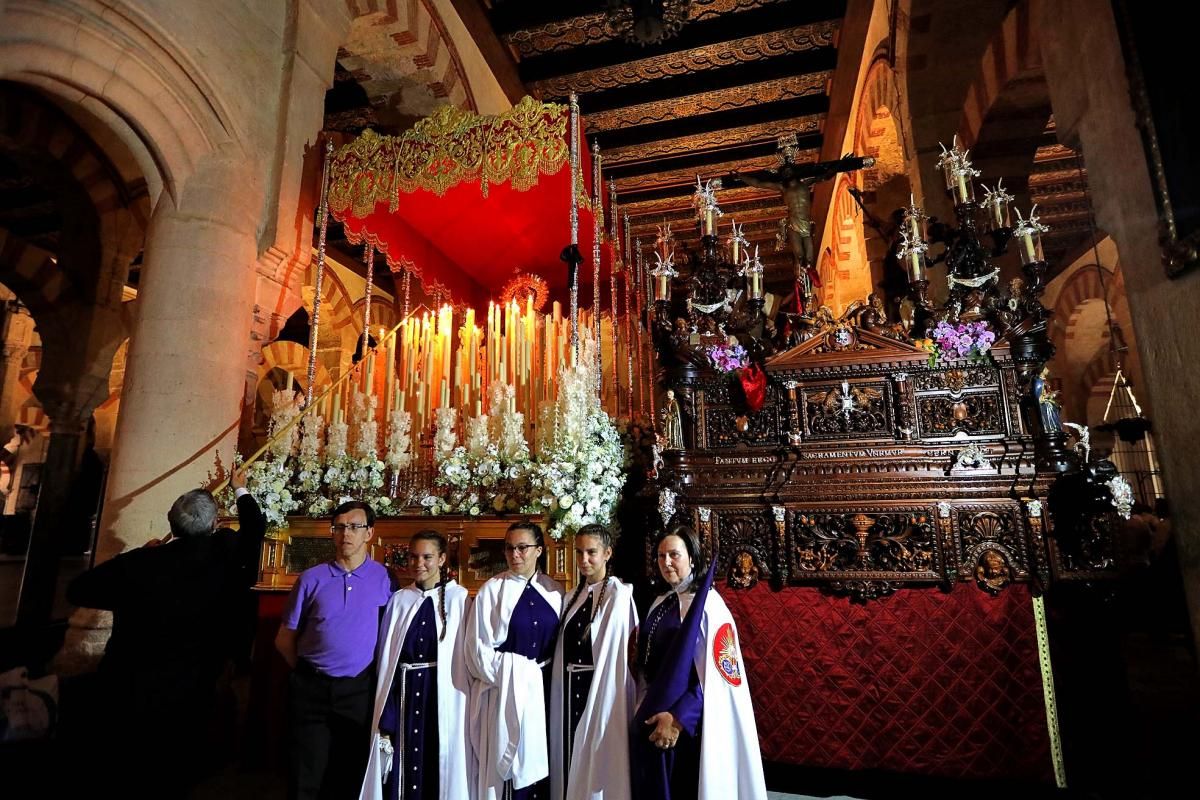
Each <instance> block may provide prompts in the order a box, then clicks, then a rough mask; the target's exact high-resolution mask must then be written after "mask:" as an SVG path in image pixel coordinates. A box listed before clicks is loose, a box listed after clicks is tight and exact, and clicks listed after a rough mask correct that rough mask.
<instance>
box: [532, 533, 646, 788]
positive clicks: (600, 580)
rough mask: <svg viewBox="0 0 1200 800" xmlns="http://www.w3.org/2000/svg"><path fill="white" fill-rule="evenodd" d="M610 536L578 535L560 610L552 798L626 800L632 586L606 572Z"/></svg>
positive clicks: (631, 682)
mask: <svg viewBox="0 0 1200 800" xmlns="http://www.w3.org/2000/svg"><path fill="white" fill-rule="evenodd" d="M610 558H612V534H611V533H610V532H609V530H608V529H607V528H605V527H604V526H603V525H585V526H583V527H582V528H580V529H579V531H578V533H576V534H575V560H576V563H577V565H578V567H579V586H578V588H576V590H575V591H574V593H572V595H571V597H570V599H569V600H568V601H567V603H566V605H565V607H564V609H563V621H562V628H561V629H560V631H559V636H558V644H557V645H556V646H555V648H554V688H553V690H552V692H551V695H550V697H551V701H550V731H551V742H552V744H551V749H550V787H551V796H552V797H553V800H629V797H630V784H629V721H630V719H632V715H633V710H634V706H633V702H634V692H635V688H636V687H635V684H634V680H633V675H632V673H631V672H630V670H629V657H628V655H629V637H630V636H631V635H633V633H634V631H635V630H636V629H637V609H636V608H635V607H634V604H633V589H632V587H630V586H629V585H628V584H625V583H622V582H621V581H619V580H617V578H615V577H612V576H610V575H609V574H608V561H609V559H610Z"/></svg>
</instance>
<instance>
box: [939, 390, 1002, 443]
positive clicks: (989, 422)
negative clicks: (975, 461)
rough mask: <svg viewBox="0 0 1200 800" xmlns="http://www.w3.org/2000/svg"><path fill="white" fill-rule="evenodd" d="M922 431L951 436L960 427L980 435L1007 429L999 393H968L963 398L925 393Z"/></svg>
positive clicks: (972, 433) (960, 429) (959, 429)
mask: <svg viewBox="0 0 1200 800" xmlns="http://www.w3.org/2000/svg"><path fill="white" fill-rule="evenodd" d="M918 407H919V409H920V420H921V432H922V433H924V434H931V435H934V436H951V435H953V434H954V433H957V432H958V431H963V432H965V433H967V434H970V435H974V436H980V435H987V434H993V433H1003V432H1004V420H1003V418H1002V416H1001V413H1000V407H1001V406H1000V395H999V393H993V392H987V393H985V394H968V395H963V396H962V397H961V398H954V397H922V398H921V399H920V400H919V402H918Z"/></svg>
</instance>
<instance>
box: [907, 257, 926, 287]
mask: <svg viewBox="0 0 1200 800" xmlns="http://www.w3.org/2000/svg"><path fill="white" fill-rule="evenodd" d="M907 266H908V279H909V280H910V281H913V282H915V281H922V280H925V259H924V257H923V256H922V254H921V253H920V252H919V251H917V252H909V254H908V264H907Z"/></svg>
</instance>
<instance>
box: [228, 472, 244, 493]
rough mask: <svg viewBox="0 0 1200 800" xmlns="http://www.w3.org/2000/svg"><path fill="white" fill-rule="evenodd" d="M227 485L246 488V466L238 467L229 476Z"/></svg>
mask: <svg viewBox="0 0 1200 800" xmlns="http://www.w3.org/2000/svg"><path fill="white" fill-rule="evenodd" d="M229 485H230V486H232V487H233V488H234V489H245V488H246V468H245V467H238V468H237V469H235V470H234V471H233V472H232V473H231V474H230V476H229Z"/></svg>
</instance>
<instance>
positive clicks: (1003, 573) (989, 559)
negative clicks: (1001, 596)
mask: <svg viewBox="0 0 1200 800" xmlns="http://www.w3.org/2000/svg"><path fill="white" fill-rule="evenodd" d="M1011 581H1012V571H1011V570H1010V569H1009V568H1008V562H1007V561H1006V560H1005V558H1004V556H1003V555H1002V554H1001V553H1000V551H999V550H993V549H991V548H988V549H987V550H984V551H983V552H982V553H980V555H979V563H978V564H976V566H975V582H976V583H977V584H978V585H979V588H980V589H983V590H984V591H987V592H990V593H991V594H998V593H999V592H1000V590H1001V589H1003V588H1004V587H1005V586H1007V585H1008V584H1009V583H1010V582H1011Z"/></svg>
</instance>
